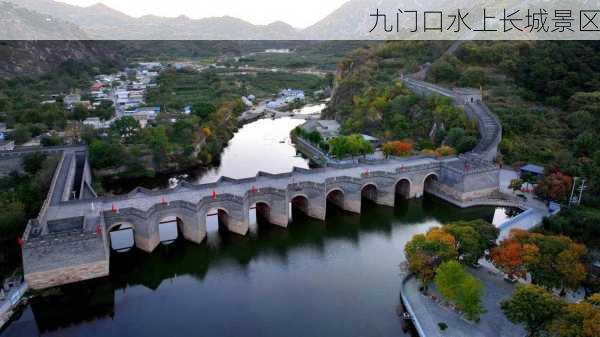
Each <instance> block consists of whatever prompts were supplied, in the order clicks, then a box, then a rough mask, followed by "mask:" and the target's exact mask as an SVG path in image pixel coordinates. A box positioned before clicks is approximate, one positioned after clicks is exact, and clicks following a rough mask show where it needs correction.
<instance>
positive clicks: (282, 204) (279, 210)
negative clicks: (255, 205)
mask: <svg viewBox="0 0 600 337" xmlns="http://www.w3.org/2000/svg"><path fill="white" fill-rule="evenodd" d="M289 211H290V208H289V206H288V203H287V202H286V199H282V200H273V201H272V203H271V209H270V210H269V222H270V223H272V224H274V225H277V226H280V227H287V226H288V223H289V220H290V214H289Z"/></svg>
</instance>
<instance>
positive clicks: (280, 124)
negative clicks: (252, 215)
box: [196, 117, 308, 183]
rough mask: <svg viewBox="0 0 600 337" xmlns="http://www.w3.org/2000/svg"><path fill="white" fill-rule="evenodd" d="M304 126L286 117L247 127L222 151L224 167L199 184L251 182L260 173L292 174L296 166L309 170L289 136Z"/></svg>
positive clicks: (211, 172) (214, 171)
mask: <svg viewBox="0 0 600 337" xmlns="http://www.w3.org/2000/svg"><path fill="white" fill-rule="evenodd" d="M302 123H304V120H303V119H293V118H290V117H283V118H278V119H259V120H257V121H255V122H252V123H249V124H246V125H244V126H243V127H242V128H240V129H239V130H238V132H237V133H236V134H235V136H234V137H233V138H232V139H231V141H230V142H229V144H228V145H227V147H226V148H225V150H224V151H223V154H222V155H221V164H220V165H219V166H218V167H215V168H213V169H210V170H208V171H207V172H205V173H204V174H203V175H202V176H201V177H200V178H198V179H197V181H196V182H198V183H210V182H213V181H216V180H217V179H219V177H222V176H225V177H230V178H248V177H253V176H255V175H256V173H257V172H258V171H264V172H269V173H283V172H290V171H291V170H292V168H294V166H297V167H301V168H308V160H307V159H305V158H302V157H300V156H297V154H296V148H295V147H294V145H293V144H292V143H291V140H290V132H291V131H292V130H293V129H294V128H295V127H296V126H298V125H300V124H302Z"/></svg>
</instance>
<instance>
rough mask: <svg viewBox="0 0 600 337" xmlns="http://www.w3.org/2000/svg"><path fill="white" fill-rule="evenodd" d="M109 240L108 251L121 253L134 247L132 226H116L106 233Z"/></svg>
mask: <svg viewBox="0 0 600 337" xmlns="http://www.w3.org/2000/svg"><path fill="white" fill-rule="evenodd" d="M108 238H109V240H110V249H111V250H112V251H115V252H117V253H123V252H127V251H129V250H131V248H133V246H135V236H134V233H133V226H131V225H130V224H124V223H123V224H117V225H115V226H112V227H111V228H110V229H109V231H108Z"/></svg>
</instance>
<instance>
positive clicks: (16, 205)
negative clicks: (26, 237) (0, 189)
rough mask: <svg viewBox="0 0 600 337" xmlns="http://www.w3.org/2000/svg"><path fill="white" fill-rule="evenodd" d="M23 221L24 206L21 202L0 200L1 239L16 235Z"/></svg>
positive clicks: (24, 217) (24, 215)
mask: <svg viewBox="0 0 600 337" xmlns="http://www.w3.org/2000/svg"><path fill="white" fill-rule="evenodd" d="M25 221H26V214H25V205H24V203H23V202H22V201H19V200H5V199H4V198H2V199H0V236H1V237H8V236H14V235H18V233H19V232H20V231H21V229H22V227H23V224H24V223H25Z"/></svg>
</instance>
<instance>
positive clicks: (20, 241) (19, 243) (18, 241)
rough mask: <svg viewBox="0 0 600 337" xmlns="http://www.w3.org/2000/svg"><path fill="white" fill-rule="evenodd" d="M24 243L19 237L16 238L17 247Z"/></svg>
mask: <svg viewBox="0 0 600 337" xmlns="http://www.w3.org/2000/svg"><path fill="white" fill-rule="evenodd" d="M24 243H25V241H23V239H22V238H21V237H20V236H19V237H17V244H18V245H19V246H22V245H23V244H24Z"/></svg>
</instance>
